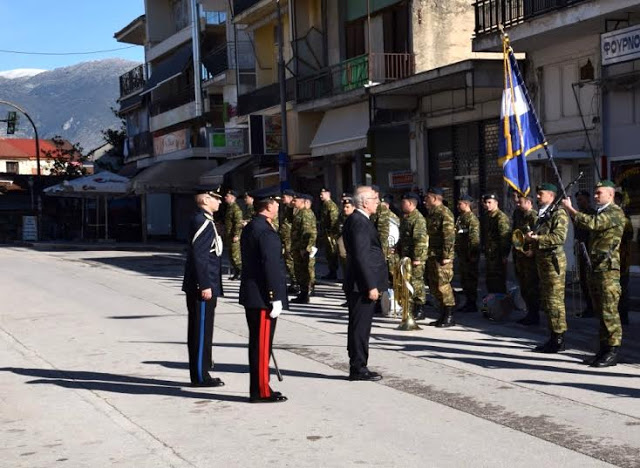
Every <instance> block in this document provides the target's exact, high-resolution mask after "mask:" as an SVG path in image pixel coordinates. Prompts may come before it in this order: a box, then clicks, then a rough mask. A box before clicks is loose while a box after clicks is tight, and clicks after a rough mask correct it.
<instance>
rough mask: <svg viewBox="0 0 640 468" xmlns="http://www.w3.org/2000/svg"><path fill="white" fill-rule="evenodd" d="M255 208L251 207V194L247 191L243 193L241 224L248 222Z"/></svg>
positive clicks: (254, 212) (244, 224)
mask: <svg viewBox="0 0 640 468" xmlns="http://www.w3.org/2000/svg"><path fill="white" fill-rule="evenodd" d="M255 214H256V210H255V209H254V208H253V196H252V195H251V193H249V192H245V193H244V210H243V211H242V226H243V227H244V226H246V225H247V224H249V221H251V220H252V219H253V216H254V215H255Z"/></svg>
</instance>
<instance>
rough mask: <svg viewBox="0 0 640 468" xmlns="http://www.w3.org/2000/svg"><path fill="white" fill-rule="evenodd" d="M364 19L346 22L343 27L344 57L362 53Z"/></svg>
mask: <svg viewBox="0 0 640 468" xmlns="http://www.w3.org/2000/svg"><path fill="white" fill-rule="evenodd" d="M365 20H366V18H365V19H360V20H356V21H352V22H351V23H348V24H347V25H346V28H345V42H346V46H347V50H346V53H347V54H346V58H347V59H350V58H353V57H358V56H360V55H363V54H364V53H365V52H366V50H365V37H364V32H365Z"/></svg>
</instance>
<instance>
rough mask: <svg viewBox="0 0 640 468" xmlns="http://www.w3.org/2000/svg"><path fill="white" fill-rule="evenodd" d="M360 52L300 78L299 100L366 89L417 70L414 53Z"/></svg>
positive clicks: (398, 78) (404, 76)
mask: <svg viewBox="0 0 640 468" xmlns="http://www.w3.org/2000/svg"><path fill="white" fill-rule="evenodd" d="M369 62H370V61H369V55H361V56H359V57H355V58H352V59H349V60H345V61H344V62H341V63H339V64H337V65H334V66H332V67H329V68H326V69H324V70H322V71H320V72H318V73H316V74H315V75H312V76H309V77H303V78H299V79H298V85H297V89H298V102H306V101H312V100H314V99H321V98H325V97H330V96H335V95H337V94H341V93H345V92H347V91H352V90H354V89H360V88H363V87H364V86H365V85H366V84H368V83H369V80H370V79H371V81H372V82H374V83H388V82H390V81H395V80H400V79H403V78H407V77H409V76H411V75H413V74H414V73H415V56H414V55H413V54H405V53H398V54H394V53H389V54H371V73H369V71H370V70H369Z"/></svg>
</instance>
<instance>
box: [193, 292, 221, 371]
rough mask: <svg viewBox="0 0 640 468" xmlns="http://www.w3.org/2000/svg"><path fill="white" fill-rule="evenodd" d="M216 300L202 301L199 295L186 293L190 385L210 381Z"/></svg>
mask: <svg viewBox="0 0 640 468" xmlns="http://www.w3.org/2000/svg"><path fill="white" fill-rule="evenodd" d="M217 302H218V301H217V298H215V297H214V298H212V299H211V300H209V301H203V300H202V299H201V297H200V293H199V292H197V293H187V310H188V311H189V320H188V326H187V348H188V349H189V374H190V376H191V383H202V382H206V381H207V380H209V379H211V376H209V369H211V344H212V342H213V321H214V316H215V311H216V304H217Z"/></svg>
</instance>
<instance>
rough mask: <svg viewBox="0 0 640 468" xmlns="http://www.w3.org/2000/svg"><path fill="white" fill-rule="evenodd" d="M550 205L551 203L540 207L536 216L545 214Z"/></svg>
mask: <svg viewBox="0 0 640 468" xmlns="http://www.w3.org/2000/svg"><path fill="white" fill-rule="evenodd" d="M550 206H551V204H548V205H544V206H543V207H541V208H540V210H538V216H539V217H540V216H542V215H544V214H545V212H546V211H547V210H548V209H549V207H550Z"/></svg>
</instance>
